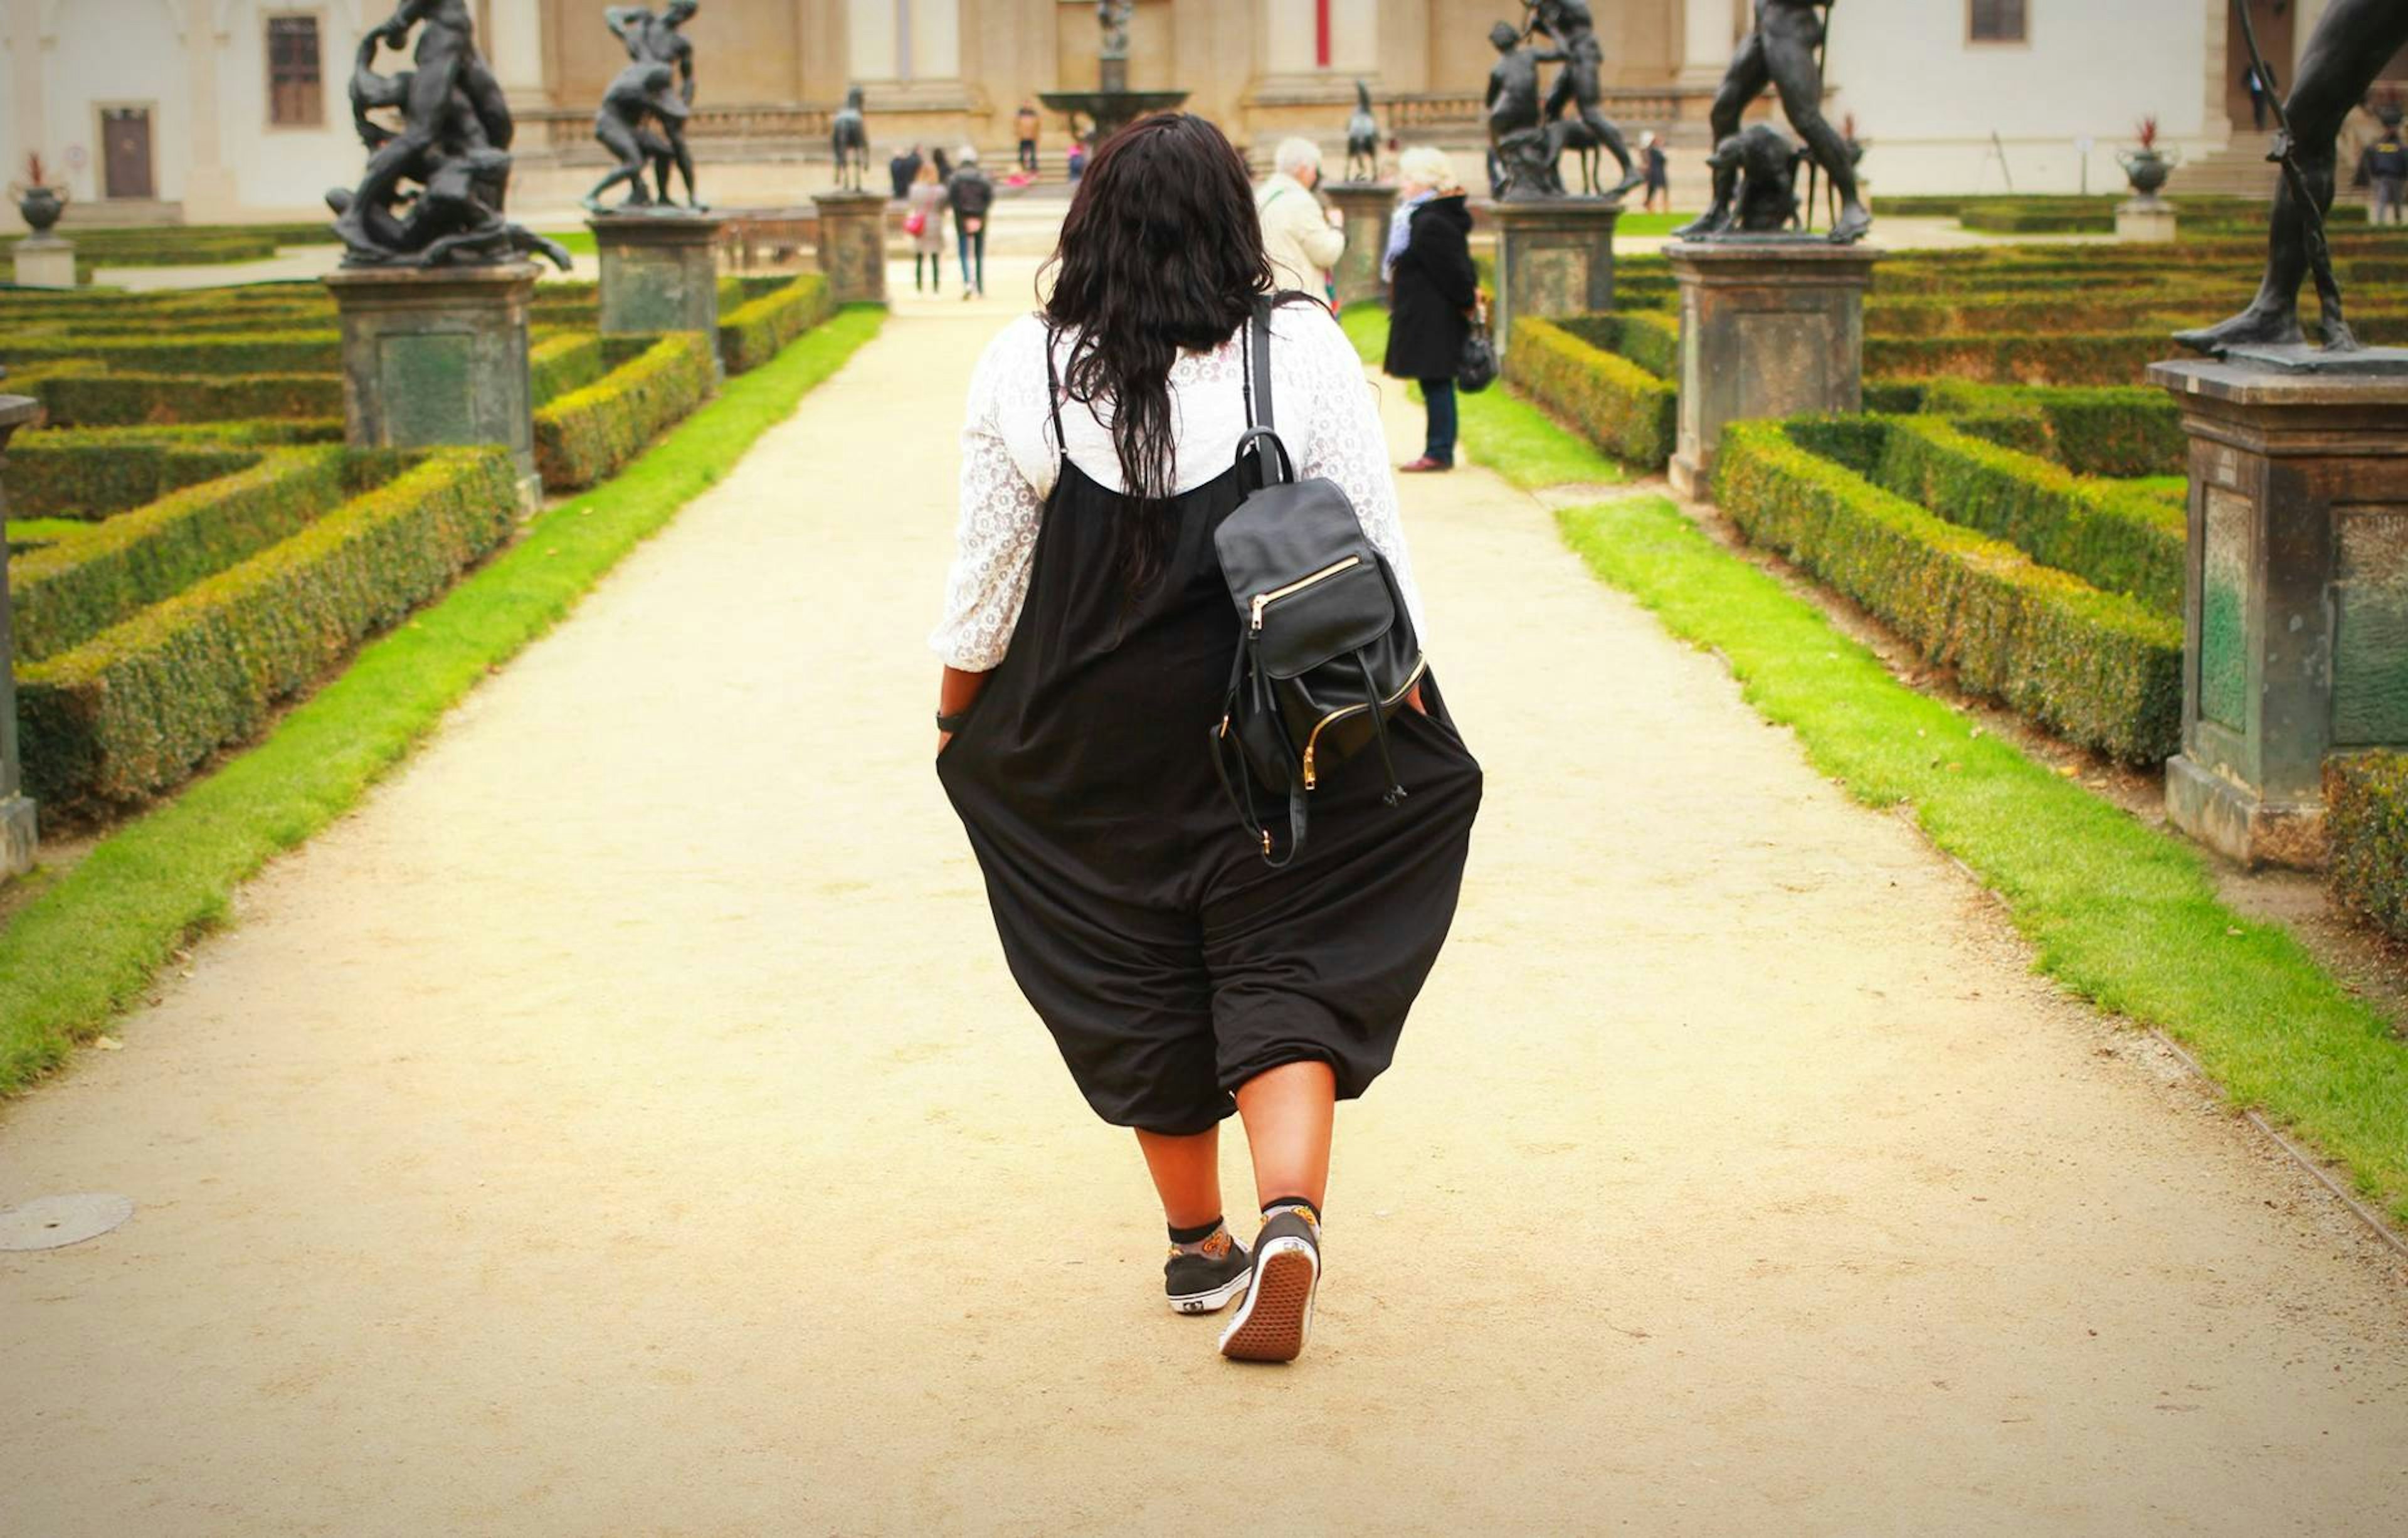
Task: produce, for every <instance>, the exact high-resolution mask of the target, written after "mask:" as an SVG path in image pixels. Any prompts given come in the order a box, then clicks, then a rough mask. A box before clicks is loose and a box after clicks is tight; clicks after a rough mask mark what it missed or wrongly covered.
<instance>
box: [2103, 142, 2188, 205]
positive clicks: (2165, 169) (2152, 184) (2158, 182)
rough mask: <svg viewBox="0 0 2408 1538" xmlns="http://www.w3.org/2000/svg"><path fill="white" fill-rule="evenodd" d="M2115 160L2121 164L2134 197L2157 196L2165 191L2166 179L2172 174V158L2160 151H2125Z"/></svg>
mask: <svg viewBox="0 0 2408 1538" xmlns="http://www.w3.org/2000/svg"><path fill="white" fill-rule="evenodd" d="M2115 158H2116V159H2117V160H2118V161H2120V162H2121V163H2122V164H2123V166H2124V175H2125V178H2126V179H2127V180H2129V181H2130V182H2131V183H2132V194H2133V195H2134V196H2136V197H2155V196H2157V194H2159V193H2161V192H2163V191H2165V189H2166V179H2167V178H2168V177H2170V176H2171V175H2173V174H2174V161H2173V157H2172V156H2171V155H2169V154H2167V153H2166V152H2165V151H2162V150H2158V149H2155V148H2150V149H2145V150H2127V151H2124V152H2123V153H2122V154H2120V155H2117V156H2116V157H2115Z"/></svg>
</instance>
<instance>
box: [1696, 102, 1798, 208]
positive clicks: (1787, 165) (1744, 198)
mask: <svg viewBox="0 0 2408 1538" xmlns="http://www.w3.org/2000/svg"><path fill="white" fill-rule="evenodd" d="M1805 163H1806V151H1803V150H1801V149H1799V146H1798V141H1797V140H1796V139H1793V138H1791V137H1789V136H1788V135H1786V134H1785V133H1783V132H1782V131H1781V130H1780V129H1778V128H1775V127H1774V126H1772V124H1770V123H1769V122H1758V123H1751V124H1749V125H1748V126H1747V127H1746V128H1743V129H1742V130H1741V131H1740V132H1738V133H1736V134H1733V135H1732V136H1731V137H1728V138H1727V139H1725V140H1723V141H1722V142H1721V143H1720V144H1717V145H1715V146H1714V152H1713V155H1712V156H1711V157H1710V158H1709V159H1708V160H1707V162H1706V164H1707V165H1711V166H1713V172H1714V179H1715V180H1716V181H1717V182H1718V183H1719V182H1720V181H1721V180H1722V179H1723V178H1725V177H1732V178H1736V179H1737V182H1738V194H1737V200H1736V202H1735V203H1734V204H1733V209H1734V213H1733V223H1732V226H1731V227H1732V228H1734V229H1737V230H1738V231H1740V232H1741V233H1742V234H1745V235H1772V234H1777V233H1779V232H1780V231H1783V230H1786V229H1790V228H1793V227H1795V226H1796V224H1797V223H1798V170H1799V166H1801V165H1805Z"/></svg>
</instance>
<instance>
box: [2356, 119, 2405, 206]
mask: <svg viewBox="0 0 2408 1538" xmlns="http://www.w3.org/2000/svg"><path fill="white" fill-rule="evenodd" d="M2381 121H2382V123H2383V132H2382V133H2381V134H2379V135H2377V136H2376V137H2374V139H2373V140H2372V142H2370V143H2369V144H2368V145H2367V147H2366V149H2365V151H2363V152H2362V153H2361V154H2360V155H2359V156H2358V178H2359V180H2361V181H2362V182H2364V183H2365V184H2366V185H2367V186H2368V187H2370V188H2371V189H2372V192H2373V194H2374V196H2373V204H2372V208H2369V209H2368V218H2369V219H2370V220H2372V222H2373V223H2377V224H2397V223H2401V207H2400V200H2401V191H2402V190H2403V189H2408V143H2403V142H2402V140H2401V134H2400V109H2399V108H2386V109H2385V110H2384V112H2383V114H2382V119H2381Z"/></svg>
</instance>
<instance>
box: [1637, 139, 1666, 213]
mask: <svg viewBox="0 0 2408 1538" xmlns="http://www.w3.org/2000/svg"><path fill="white" fill-rule="evenodd" d="M1639 156H1640V161H1641V165H1642V167H1643V168H1644V169H1645V171H1646V173H1647V198H1646V201H1645V202H1643V203H1642V204H1641V205H1640V207H1641V208H1644V209H1645V210H1646V211H1647V212H1649V213H1670V212H1671V211H1672V163H1671V161H1670V159H1669V158H1667V157H1666V155H1665V153H1664V141H1663V140H1662V139H1660V138H1658V137H1656V135H1654V134H1653V133H1650V134H1647V135H1646V136H1644V137H1641V139H1640V141H1639Z"/></svg>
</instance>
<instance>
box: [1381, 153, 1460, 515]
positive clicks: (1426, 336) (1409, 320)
mask: <svg viewBox="0 0 2408 1538" xmlns="http://www.w3.org/2000/svg"><path fill="white" fill-rule="evenodd" d="M1397 175H1398V179H1399V180H1401V181H1402V182H1403V184H1404V191H1403V194H1402V195H1401V196H1400V197H1399V199H1398V206H1397V214H1396V218H1395V220H1394V222H1393V223H1391V224H1390V226H1389V234H1388V256H1387V260H1386V262H1385V263H1384V264H1383V266H1384V268H1385V270H1386V273H1387V277H1388V283H1389V291H1388V316H1389V320H1388V355H1387V359H1386V361H1385V364H1384V366H1383V367H1385V369H1386V371H1387V372H1388V373H1389V374H1390V375H1392V376H1393V377H1395V378H1397V379H1400V380H1414V381H1419V382H1420V384H1421V387H1422V402H1423V405H1424V407H1425V408H1426V410H1428V412H1429V436H1428V437H1427V438H1426V439H1425V441H1424V447H1423V449H1422V456H1421V457H1420V458H1419V459H1416V460H1414V461H1413V462H1412V463H1411V464H1409V465H1407V466H1405V467H1404V469H1405V472H1406V473H1407V474H1409V475H1421V474H1427V473H1430V472H1434V471H1439V470H1451V469H1453V468H1455V370H1456V369H1457V368H1459V367H1462V365H1463V344H1464V343H1465V342H1466V341H1468V340H1469V338H1470V335H1471V310H1472V308H1473V307H1474V306H1475V305H1477V304H1478V303H1479V302H1480V269H1479V268H1477V267H1475V266H1472V264H1471V210H1470V208H1469V204H1468V203H1467V201H1466V199H1465V197H1464V194H1463V185H1462V183H1461V182H1459V181H1457V180H1455V163H1454V162H1453V161H1451V160H1449V159H1448V158H1447V155H1446V151H1443V150H1438V149H1433V148H1431V147H1429V146H1427V145H1420V146H1416V147H1415V148H1413V149H1411V150H1408V151H1405V153H1404V158H1403V159H1402V160H1400V161H1398V165H1397Z"/></svg>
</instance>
